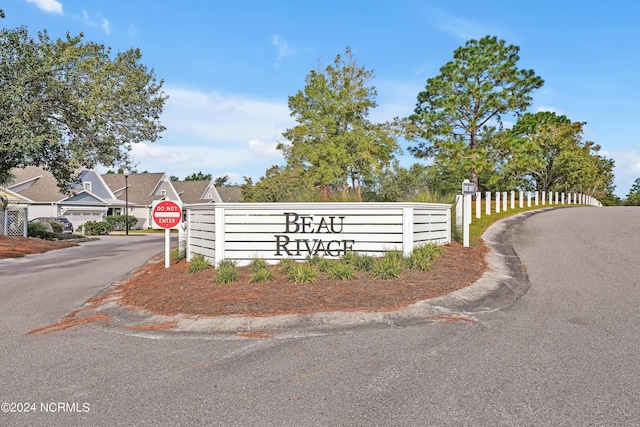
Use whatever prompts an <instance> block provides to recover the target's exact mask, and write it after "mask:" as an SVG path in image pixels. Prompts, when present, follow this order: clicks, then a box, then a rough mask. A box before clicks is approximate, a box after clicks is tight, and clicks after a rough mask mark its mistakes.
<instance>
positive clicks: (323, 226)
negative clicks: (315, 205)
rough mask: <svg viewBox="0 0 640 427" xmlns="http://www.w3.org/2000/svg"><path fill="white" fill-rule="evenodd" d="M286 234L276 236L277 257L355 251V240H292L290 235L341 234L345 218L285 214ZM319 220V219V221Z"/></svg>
mask: <svg viewBox="0 0 640 427" xmlns="http://www.w3.org/2000/svg"><path fill="white" fill-rule="evenodd" d="M284 217H285V230H284V234H275V235H274V237H275V238H276V253H275V256H307V255H310V256H314V255H318V256H333V257H338V256H341V255H343V254H344V253H345V252H347V251H351V250H353V244H354V240H348V239H342V240H339V239H332V240H329V239H319V238H315V239H305V238H292V237H289V235H290V234H340V233H342V230H343V229H344V219H345V217H344V216H321V217H314V216H313V215H299V214H297V213H295V212H284ZM318 218H319V219H318Z"/></svg>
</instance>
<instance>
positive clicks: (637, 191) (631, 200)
mask: <svg viewBox="0 0 640 427" xmlns="http://www.w3.org/2000/svg"><path fill="white" fill-rule="evenodd" d="M624 204H625V206H640V178H637V179H636V180H635V181H634V182H633V185H632V186H631V189H630V190H629V194H627V198H626V199H625V201H624Z"/></svg>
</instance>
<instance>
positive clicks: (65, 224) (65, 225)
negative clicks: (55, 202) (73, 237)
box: [29, 217, 73, 233]
mask: <svg viewBox="0 0 640 427" xmlns="http://www.w3.org/2000/svg"><path fill="white" fill-rule="evenodd" d="M34 222H48V223H52V222H57V223H58V224H60V225H61V226H62V232H63V233H73V224H71V221H69V220H68V219H67V218H64V217H58V218H54V217H40V218H34V219H32V220H30V221H29V223H34Z"/></svg>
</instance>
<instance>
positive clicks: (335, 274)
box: [327, 263, 357, 280]
mask: <svg viewBox="0 0 640 427" xmlns="http://www.w3.org/2000/svg"><path fill="white" fill-rule="evenodd" d="M327 274H328V275H329V278H330V279H331V280H349V279H355V278H357V276H356V273H355V270H354V267H353V266H352V265H351V264H343V263H333V264H332V265H331V266H330V267H329V268H328V269H327Z"/></svg>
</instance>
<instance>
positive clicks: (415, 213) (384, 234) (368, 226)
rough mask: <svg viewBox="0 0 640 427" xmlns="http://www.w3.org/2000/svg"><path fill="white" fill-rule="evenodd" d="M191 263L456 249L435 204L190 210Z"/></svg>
mask: <svg viewBox="0 0 640 427" xmlns="http://www.w3.org/2000/svg"><path fill="white" fill-rule="evenodd" d="M185 208H186V229H185V230H183V231H181V235H182V236H181V237H182V238H183V239H184V240H185V241H186V243H185V251H186V256H187V260H188V261H190V260H191V259H192V258H193V256H194V255H196V254H202V255H204V257H205V258H206V259H207V260H208V261H209V262H210V263H211V264H213V265H215V266H217V265H218V264H219V262H220V261H221V260H223V259H226V260H233V261H235V262H236V263H237V264H238V265H247V264H248V263H250V262H251V260H252V259H255V258H263V259H264V260H266V261H267V262H269V263H272V264H273V263H277V262H279V261H280V260H282V259H283V258H293V259H300V260H303V259H305V258H307V257H308V256H314V255H318V256H322V257H326V258H339V257H341V256H342V255H343V254H344V253H345V252H346V251H354V252H357V253H361V254H366V255H373V256H381V255H382V254H383V253H384V252H385V251H387V250H400V251H403V253H405V254H406V255H408V254H409V253H411V251H413V249H414V248H415V247H417V246H419V245H422V244H425V243H438V244H446V243H449V242H451V205H448V204H434V203H217V204H210V203H207V204H193V205H186V206H185Z"/></svg>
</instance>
